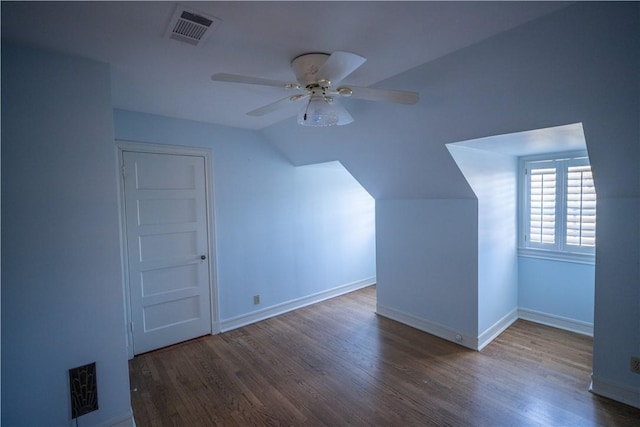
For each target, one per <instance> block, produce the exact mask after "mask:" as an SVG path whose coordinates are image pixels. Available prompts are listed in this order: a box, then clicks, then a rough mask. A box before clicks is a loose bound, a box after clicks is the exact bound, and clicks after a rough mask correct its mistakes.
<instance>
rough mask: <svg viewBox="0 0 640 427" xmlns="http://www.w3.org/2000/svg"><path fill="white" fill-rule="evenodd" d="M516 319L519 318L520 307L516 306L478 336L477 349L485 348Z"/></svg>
mask: <svg viewBox="0 0 640 427" xmlns="http://www.w3.org/2000/svg"><path fill="white" fill-rule="evenodd" d="M516 320H518V309H517V308H514V309H513V310H511V311H510V312H509V313H507V314H505V315H504V316H503V317H502V318H501V319H500V320H498V321H497V322H496V323H494V324H493V325H491V326H490V327H488V328H487V329H486V330H485V331H484V332H483V333H481V334H480V335H479V336H478V348H477V350H478V351H481V350H482V349H483V348H485V347H486V346H487V345H489V344H490V343H491V341H493V340H494V339H496V337H497V336H498V335H500V334H501V333H503V332H504V331H505V330H506V329H507V328H508V327H509V326H511V325H512V324H513V322H515V321H516Z"/></svg>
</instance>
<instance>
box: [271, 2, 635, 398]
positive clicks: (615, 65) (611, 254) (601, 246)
mask: <svg viewBox="0 0 640 427" xmlns="http://www.w3.org/2000/svg"><path fill="white" fill-rule="evenodd" d="M639 32H640V4H639V3H637V2H577V3H576V4H573V5H570V6H568V7H566V8H563V9H561V10H559V11H558V12H556V13H553V14H551V15H548V16H545V17H542V18H540V19H537V20H535V21H531V22H529V23H527V24H525V25H523V26H521V27H518V28H515V29H513V30H510V31H506V32H504V33H502V34H499V35H497V36H495V37H493V38H490V39H488V40H485V41H483V42H481V43H478V44H475V45H473V46H469V47H468V48H465V49H462V50H459V51H457V52H454V53H452V54H450V55H447V56H445V57H442V58H439V59H437V60H434V61H432V62H430V63H427V64H424V65H421V66H418V67H416V68H414V69H412V70H409V71H407V72H405V73H402V74H401V75H398V76H395V77H393V78H390V79H388V80H386V81H384V82H380V84H379V86H380V87H387V88H396V89H406V90H417V91H419V92H420V94H421V101H420V102H419V103H418V105H415V106H409V107H407V106H397V105H387V104H384V103H366V102H358V101H356V100H349V101H350V102H349V103H345V104H346V105H347V106H348V107H349V106H351V105H353V106H354V107H357V108H353V109H352V112H353V116H354V118H355V122H354V123H353V124H351V125H349V126H345V127H344V128H341V129H332V130H330V131H329V132H326V133H322V132H306V133H305V147H304V148H302V147H300V146H299V141H300V135H301V134H302V132H303V131H304V130H303V129H299V128H298V127H295V126H292V123H293V121H284V122H282V123H279V124H277V125H274V126H272V127H270V128H269V129H267V130H266V131H265V134H266V135H267V136H268V138H269V140H270V141H272V143H273V144H275V145H276V146H277V147H278V148H279V149H280V150H281V151H282V152H283V153H285V155H286V156H287V157H288V158H290V159H291V160H292V161H293V162H294V163H295V164H305V163H313V162H314V161H317V160H318V159H327V158H330V159H338V160H339V161H340V162H341V163H342V164H344V165H345V167H346V168H347V169H348V170H349V171H351V173H352V174H353V175H354V176H355V177H356V179H358V181H359V182H361V183H362V184H363V186H364V187H365V188H366V189H367V190H368V191H369V192H370V193H371V194H372V195H373V196H374V197H375V198H376V201H377V203H378V204H379V203H380V201H381V200H382V199H393V200H400V199H406V200H407V201H410V202H408V203H407V204H406V205H405V206H404V207H401V206H402V205H401V203H400V202H394V204H396V205H397V206H396V208H397V209H394V210H392V211H389V212H385V218H384V223H380V218H377V222H378V223H379V224H378V225H377V233H378V246H379V247H380V246H381V240H380V236H383V237H384V236H386V235H393V234H394V232H393V230H394V227H398V226H397V224H398V223H401V222H402V221H403V220H404V219H405V218H406V217H411V218H420V217H421V218H422V219H421V221H422V222H415V221H414V222H412V228H411V229H415V230H419V229H421V228H426V229H430V228H431V227H432V226H433V224H447V223H449V222H451V219H450V218H449V216H448V214H449V211H448V209H446V206H448V204H449V200H451V199H465V198H466V199H473V198H474V197H475V196H474V195H473V192H472V191H471V189H470V188H469V186H468V185H467V183H466V182H465V180H464V177H463V175H462V174H461V173H460V172H459V170H458V168H457V167H456V165H455V162H454V161H453V159H451V157H450V156H449V153H448V151H447V150H446V148H445V144H447V143H451V142H456V141H465V140H469V139H475V138H481V137H486V136H491V135H501V134H507V133H513V132H520V131H524V130H531V129H541V128H547V127H551V126H558V125H565V124H569V123H582V124H583V128H584V133H585V139H586V142H587V148H588V152H589V157H590V159H591V165H592V168H593V172H594V179H595V184H596V188H597V190H598V230H597V236H596V237H597V242H598V249H597V252H596V265H597V267H596V272H595V283H596V285H595V295H596V296H595V312H594V313H595V314H594V358H593V370H594V376H593V378H594V390H596V391H597V392H599V393H602V394H605V395H607V396H610V397H613V398H616V399H619V400H624V401H627V402H631V401H632V399H633V401H634V402H639V401H640V376H638V375H635V374H633V373H631V372H630V370H629V360H630V357H631V356H632V355H634V354H635V355H637V354H638V352H639V351H640V348H639V344H638V343H640V321H638V319H640V285H639V283H640V280H639V278H640V262H638V259H640V230H639V228H638V222H639V221H638V218H639V217H640V211H639V201H638V200H639V197H640V144H639V143H638V141H640V128H639V127H638V117H640V105H639V104H640V85H638V75H639V73H640V37H639ZM425 48H428V43H426V44H425ZM415 199H423V200H425V201H424V202H423V203H425V204H429V203H431V204H435V205H437V204H442V206H443V208H442V209H441V210H440V211H439V210H438V209H435V208H434V209H430V210H429V211H428V212H424V211H423V210H421V209H419V208H417V207H416V204H419V202H416V201H414V200H415ZM380 212H384V210H383V209H378V213H379V214H380ZM465 215H467V216H466V218H464V219H461V218H456V219H455V220H456V222H463V223H466V222H468V223H476V222H477V221H478V217H477V215H478V212H477V210H473V209H468V210H467V211H465ZM385 227H391V229H390V231H385V230H384V228H385ZM418 233H420V232H419V231H418ZM407 239H409V240H408V241H407V243H406V244H404V245H401V247H407V248H414V249H417V250H420V249H422V250H423V253H422V254H417V255H415V256H414V257H416V258H418V259H422V258H425V259H426V258H428V257H429V256H430V255H432V253H433V251H432V250H431V248H430V247H426V248H420V247H419V246H417V245H416V244H415V242H414V240H413V238H412V237H411V236H407ZM441 244H442V245H443V247H441V248H440V250H441V251H442V252H444V253H450V254H453V253H457V255H456V256H457V265H461V266H465V268H467V266H469V265H473V264H475V263H477V256H474V255H476V251H475V250H470V249H469V248H467V247H461V243H460V241H459V240H458V239H457V238H455V237H453V238H452V239H451V241H450V242H449V241H448V240H447V239H442V240H441ZM466 245H474V246H475V245H477V242H475V241H474V240H473V239H469V240H468V242H467V243H466ZM404 256H406V255H405V252H404V251H391V250H384V249H383V250H379V251H378V292H379V295H383V296H391V295H394V294H395V293H400V292H403V293H407V294H409V295H423V294H424V295H425V296H424V298H428V295H427V293H429V292H430V291H432V292H435V293H436V295H437V297H438V299H439V300H445V301H447V302H446V303H445V305H446V306H453V305H454V304H455V301H457V300H458V299H460V298H461V295H460V293H459V292H460V288H459V287H455V286H454V287H451V288H449V289H437V290H435V289H433V288H427V289H426V290H425V286H426V285H425V282H428V281H429V280H428V278H429V275H428V274H427V273H428V271H427V270H426V269H425V268H413V269H410V270H408V271H405V270H402V269H399V268H397V267H395V266H397V265H404V264H406V263H407V261H406V260H405V259H403V257H404ZM468 279H469V280H473V279H474V276H473V275H469V276H468ZM431 283H432V282H431ZM442 286H446V285H444V284H443V285H442ZM472 286H476V285H472V284H466V285H465V286H462V287H463V288H465V289H467V290H468V289H471V288H472ZM467 297H468V296H467V295H466V294H464V295H463V296H462V298H463V299H465V300H466V298H467ZM385 298H386V297H385ZM388 303H389V304H391V303H394V304H397V305H396V306H395V307H393V308H395V309H396V310H397V311H406V310H413V309H414V308H415V304H414V303H413V301H410V300H408V299H407V300H405V299H398V298H394V299H393V300H392V299H389V300H388ZM467 309H469V310H477V308H476V309H474V308H473V307H467ZM461 310H462V309H461ZM420 315H421V316H422V318H423V319H425V320H430V319H432V318H433V317H434V315H433V311H430V310H427V309H424V310H423V311H422V313H421V314H420ZM453 325H457V324H456V323H455V322H454V323H452V327H453ZM471 326H472V325H471V323H467V324H466V325H465V328H470V329H473V328H471ZM639 406H640V405H639Z"/></svg>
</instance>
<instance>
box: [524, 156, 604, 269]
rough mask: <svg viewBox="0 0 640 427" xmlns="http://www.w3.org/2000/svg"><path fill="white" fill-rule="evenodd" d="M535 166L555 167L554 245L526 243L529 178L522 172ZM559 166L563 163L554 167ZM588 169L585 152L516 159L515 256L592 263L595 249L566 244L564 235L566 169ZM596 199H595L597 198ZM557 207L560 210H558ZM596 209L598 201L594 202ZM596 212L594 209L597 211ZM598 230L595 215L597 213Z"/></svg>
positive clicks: (528, 217) (528, 212)
mask: <svg viewBox="0 0 640 427" xmlns="http://www.w3.org/2000/svg"><path fill="white" fill-rule="evenodd" d="M534 162H550V163H549V164H550V167H556V168H557V169H556V193H555V194H556V200H555V202H556V209H555V242H554V243H553V244H549V243H538V242H531V241H528V239H527V237H528V235H529V232H530V210H529V207H530V197H529V177H528V175H527V174H526V173H525V170H526V169H527V168H529V166H530V165H531V164H532V163H534ZM556 162H562V163H556ZM584 164H586V165H589V166H590V162H589V156H588V154H587V152H586V151H571V152H562V153H550V154H541V155H535V156H522V157H519V158H518V180H519V183H518V255H519V256H526V257H532V258H542V259H550V260H555V261H568V262H576V263H581V264H594V263H595V246H594V247H583V246H575V247H574V246H573V245H567V244H566V232H567V225H566V221H567V216H566V212H567V195H566V194H565V193H566V186H567V168H568V167H569V166H576V165H584ZM596 197H597V196H596ZM558 203H560V206H557V205H558ZM596 206H597V199H596ZM596 212H597V207H596ZM596 227H597V213H596Z"/></svg>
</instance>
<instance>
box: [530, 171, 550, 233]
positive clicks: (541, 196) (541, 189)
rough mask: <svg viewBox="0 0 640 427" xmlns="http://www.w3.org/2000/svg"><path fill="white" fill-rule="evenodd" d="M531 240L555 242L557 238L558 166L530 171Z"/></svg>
mask: <svg viewBox="0 0 640 427" xmlns="http://www.w3.org/2000/svg"><path fill="white" fill-rule="evenodd" d="M529 180H530V184H529V185H530V187H529V189H530V193H529V241H530V242H531V243H546V244H554V243H555V239H556V168H555V167H551V168H549V167H546V168H531V169H530V171H529Z"/></svg>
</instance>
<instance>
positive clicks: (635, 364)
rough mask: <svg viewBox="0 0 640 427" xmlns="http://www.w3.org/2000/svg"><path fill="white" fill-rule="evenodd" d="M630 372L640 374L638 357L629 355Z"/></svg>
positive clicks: (639, 358)
mask: <svg viewBox="0 0 640 427" xmlns="http://www.w3.org/2000/svg"><path fill="white" fill-rule="evenodd" d="M631 372H633V373H634V374H640V357H635V356H631Z"/></svg>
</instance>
